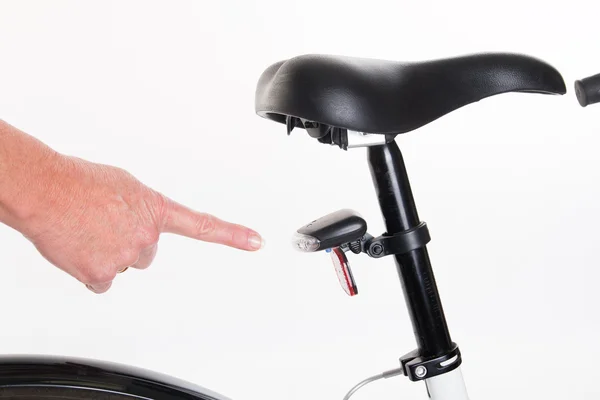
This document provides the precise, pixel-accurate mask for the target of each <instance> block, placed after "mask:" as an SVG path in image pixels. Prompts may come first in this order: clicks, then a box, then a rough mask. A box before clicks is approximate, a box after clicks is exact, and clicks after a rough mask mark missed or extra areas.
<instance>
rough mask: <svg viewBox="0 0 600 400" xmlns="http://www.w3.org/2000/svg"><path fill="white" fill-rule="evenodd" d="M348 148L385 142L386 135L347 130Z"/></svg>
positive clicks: (377, 144)
mask: <svg viewBox="0 0 600 400" xmlns="http://www.w3.org/2000/svg"><path fill="white" fill-rule="evenodd" d="M347 132H348V148H349V149H352V148H357V147H369V146H379V145H382V144H385V143H386V140H387V138H386V135H380V134H372V133H365V132H356V131H347Z"/></svg>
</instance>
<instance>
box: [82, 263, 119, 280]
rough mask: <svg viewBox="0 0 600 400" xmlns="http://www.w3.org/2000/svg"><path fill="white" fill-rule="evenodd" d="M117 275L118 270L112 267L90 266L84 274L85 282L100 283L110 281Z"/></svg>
mask: <svg viewBox="0 0 600 400" xmlns="http://www.w3.org/2000/svg"><path fill="white" fill-rule="evenodd" d="M116 275H117V273H116V271H114V270H113V268H110V267H94V268H88V269H87V270H86V272H85V274H84V276H85V278H86V279H85V283H87V284H98V283H104V282H110V281H112V280H113V279H115V276H116Z"/></svg>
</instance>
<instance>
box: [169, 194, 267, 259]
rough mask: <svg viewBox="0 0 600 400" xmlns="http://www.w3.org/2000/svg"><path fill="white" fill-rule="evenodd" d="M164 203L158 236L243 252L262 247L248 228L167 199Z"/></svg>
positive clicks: (260, 241) (260, 239) (253, 232)
mask: <svg viewBox="0 0 600 400" xmlns="http://www.w3.org/2000/svg"><path fill="white" fill-rule="evenodd" d="M166 201H167V204H166V207H165V209H166V212H165V215H164V217H163V218H164V220H163V228H162V232H165V233H174V234H176V235H181V236H186V237H189V238H192V239H197V240H201V241H204V242H211V243H218V244H222V245H225V246H229V247H234V248H237V249H241V250H247V251H255V250H260V249H261V248H262V247H263V246H264V240H263V239H262V237H261V236H260V235H259V234H258V233H257V232H255V231H253V230H252V229H250V228H247V227H245V226H242V225H238V224H233V223H230V222H226V221H223V220H221V219H219V218H217V217H215V216H213V215H210V214H206V213H200V212H197V211H194V210H191V209H189V208H187V207H185V206H183V205H181V204H178V203H176V202H174V201H172V200H170V199H167V200H166Z"/></svg>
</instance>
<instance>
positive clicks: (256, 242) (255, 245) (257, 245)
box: [248, 234, 265, 250]
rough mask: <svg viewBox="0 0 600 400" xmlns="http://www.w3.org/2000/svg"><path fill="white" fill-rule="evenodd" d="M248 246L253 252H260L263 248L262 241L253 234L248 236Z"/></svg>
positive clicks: (263, 242) (263, 243)
mask: <svg viewBox="0 0 600 400" xmlns="http://www.w3.org/2000/svg"><path fill="white" fill-rule="evenodd" d="M248 244H249V245H250V247H251V248H252V249H254V250H260V249H262V248H263V247H265V241H264V239H263V238H262V237H260V236H258V235H254V234H252V235H250V237H249V238H248Z"/></svg>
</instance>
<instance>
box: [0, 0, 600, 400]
mask: <svg viewBox="0 0 600 400" xmlns="http://www.w3.org/2000/svg"><path fill="white" fill-rule="evenodd" d="M598 4H599V3H598V2H597V1H593V0H592V1H587V2H586V1H569V2H562V1H561V2H550V1H542V0H539V1H523V0H519V1H514V0H505V1H503V2H494V3H490V4H484V2H481V1H474V0H473V1H467V0H463V1H452V2H446V1H437V2H436V1H418V2H417V1H414V2H408V1H397V0H395V1H379V0H371V1H368V2H356V3H355V4H351V3H350V2H347V1H345V2H343V1H340V0H338V1H327V0H302V1H267V0H263V1H249V0H248V1H220V2H216V1H215V2H209V1H201V0H198V1H166V0H165V1H141V0H140V1H122V0H121V1H107V0H103V1H24V0H19V1H17V0H15V1H0V118H2V119H5V120H6V121H8V122H10V123H11V124H13V125H16V126H17V127H19V128H21V129H23V130H25V131H27V132H28V133H30V134H32V135H34V136H36V137H38V138H40V139H41V140H43V141H45V142H46V143H48V144H49V145H51V146H52V147H54V148H55V149H56V150H58V151H61V152H64V153H68V154H73V155H77V156H79V157H82V158H86V159H89V160H92V161H97V162H102V163H107V164H113V165H118V166H120V167H123V168H125V169H128V170H129V171H130V172H132V173H133V174H134V175H136V176H137V177H138V178H139V179H141V180H142V181H143V182H145V183H146V184H148V185H150V186H152V187H154V188H155V189H157V190H160V191H162V192H164V193H165V194H167V195H168V196H170V197H172V198H174V199H176V200H178V201H180V202H182V203H185V204H186V205H188V206H190V207H193V208H195V209H198V210H201V211H206V212H211V213H214V214H215V215H218V216H219V217H221V218H224V219H228V220H230V221H234V222H238V223H242V224H246V225H248V226H250V227H252V228H255V229H257V230H258V231H259V232H261V233H262V234H263V235H264V236H265V238H266V240H267V247H266V248H265V249H264V250H263V251H261V252H259V253H255V254H248V253H244V252H240V251H237V250H232V249H228V248H222V247H218V246H215V245H209V244H204V243H198V242H195V241H193V240H190V239H184V238H179V237H174V236H164V237H162V238H161V243H160V246H159V247H160V250H159V254H158V257H157V260H156V262H155V264H154V265H153V267H152V268H150V269H149V270H148V271H144V272H139V271H131V272H127V273H125V274H123V275H120V276H119V277H118V279H117V281H116V282H115V285H114V286H113V288H112V289H111V290H110V292H109V293H108V294H106V295H102V296H97V295H93V294H91V293H90V292H88V291H87V290H86V289H85V288H83V287H82V286H81V285H80V284H78V283H77V282H75V281H74V280H73V279H72V278H70V277H68V276H67V275H65V274H63V273H62V272H60V271H59V270H57V269H55V268H54V267H52V266H50V265H49V264H48V263H47V262H45V261H44V260H43V259H42V257H41V256H40V255H38V254H37V253H36V251H35V250H34V248H33V247H32V246H31V245H30V244H29V242H27V241H26V240H25V239H23V238H22V237H21V236H20V235H19V234H18V233H16V232H14V231H12V230H10V229H8V228H6V227H2V228H0V241H1V243H2V251H1V252H0V265H1V266H2V268H1V270H0V299H1V304H2V306H1V307H2V329H1V330H0V353H43V354H59V355H71V356H81V357H90V358H98V359H103V360H108V361H114V362H119V363H125V364H131V365H135V366H139V367H144V368H148V369H152V370H156V371H159V372H163V373H167V374H171V375H175V376H177V377H179V378H182V379H186V380H189V381H192V382H194V383H196V384H200V385H203V386H206V387H209V388H211V389H213V390H216V391H218V392H221V393H223V394H225V395H227V396H229V397H232V398H233V399H238V400H255V399H256V400H257V399H261V400H266V399H277V400H279V399H305V398H315V399H341V397H342V396H343V395H344V393H345V392H346V391H347V390H348V389H349V388H350V387H351V386H352V385H353V384H354V383H356V382H357V381H359V380H361V379H363V378H365V377H366V376H369V375H372V374H374V373H378V372H380V371H383V370H384V369H388V368H393V367H395V366H396V365H397V358H398V357H399V356H401V355H403V354H405V353H406V352H408V351H410V350H412V349H413V348H414V347H415V342H414V338H413V336H412V329H411V327H410V321H409V319H408V315H407V312H406V308H405V305H404V300H403V296H402V293H401V291H400V285H399V282H398V279H397V276H396V271H395V266H394V264H393V261H392V259H389V260H384V261H381V260H380V261H374V260H371V259H368V257H355V258H353V259H352V260H351V261H352V262H353V265H354V273H355V277H356V279H357V282H358V285H359V290H360V294H359V296H357V297H356V298H352V299H351V298H348V297H346V295H345V294H344V293H343V292H342V291H341V289H340V288H339V286H338V283H337V280H336V278H335V275H334V271H333V268H332V266H331V265H330V261H329V258H328V256H327V255H325V254H315V255H302V254H299V253H296V252H295V251H294V250H293V249H292V247H291V246H290V244H289V238H290V235H291V234H292V233H293V232H294V230H295V229H296V228H298V227H300V226H301V225H303V224H305V223H307V222H309V221H311V220H312V219H314V218H316V217H319V216H321V215H324V214H326V213H328V212H331V211H334V210H336V209H338V208H344V207H349V208H354V209H356V210H358V211H359V212H361V213H362V214H363V216H365V217H366V218H367V220H368V222H369V226H370V229H369V230H370V232H371V233H373V234H380V233H382V232H383V229H384V228H383V224H382V220H381V216H380V213H379V209H378V204H377V201H376V198H375V195H374V191H373V189H372V186H371V181H370V176H369V171H368V167H367V164H366V162H365V151H364V149H361V150H354V151H350V152H343V151H341V150H339V149H335V148H333V147H328V146H323V145H317V143H315V142H313V141H311V140H309V139H308V138H307V137H306V136H304V135H302V134H301V133H300V132H297V133H296V132H295V134H293V135H292V136H291V137H286V135H285V129H284V127H283V126H280V125H277V124H275V123H272V122H269V121H266V120H263V119H261V118H259V117H257V116H255V114H254V108H253V107H254V89H255V84H256V81H257V79H258V77H259V75H260V73H261V72H262V71H263V69H264V68H266V67H267V66H268V65H269V64H271V63H272V62H276V61H278V60H280V59H284V58H287V57H291V56H295V55H298V54H303V53H314V52H316V53H331V54H344V55H350V56H359V57H373V58H383V59H394V60H408V61H413V60H422V59H432V58H438V57H446V56H453V55H462V54H465V53H472V52H480V51H509V52H519V53H527V54H530V55H534V56H536V57H540V58H542V59H544V60H546V61H548V62H550V63H551V64H552V65H554V66H555V67H556V68H558V69H559V70H560V71H561V72H562V74H563V76H564V78H565V80H566V82H567V87H568V90H569V93H568V94H567V95H566V96H563V97H555V96H540V95H528V94H507V95H502V96H497V97H494V98H491V99H487V100H485V101H482V102H480V103H477V104H474V105H470V106H468V107H466V108H463V109H461V110H459V111H456V112H454V113H452V114H451V115H449V116H447V117H444V118H442V119H440V120H438V121H436V122H434V123H432V124H430V125H428V126H426V127H424V128H422V129H420V130H418V131H416V132H411V133H409V134H406V135H403V136H402V137H400V138H399V139H398V142H399V144H400V146H401V148H402V149H403V152H404V155H405V159H406V162H407V165H408V169H409V174H410V177H411V181H412V184H413V189H414V194H415V197H416V200H417V204H418V207H419V212H420V216H421V217H422V219H423V220H425V221H427V223H428V224H429V227H430V229H431V232H432V236H433V241H432V242H431V244H430V246H429V248H430V253H431V258H432V261H433V265H434V270H435V272H436V276H437V280H438V285H439V287H440V292H441V295H442V299H443V302H444V303H443V304H444V306H445V311H446V314H447V318H448V323H449V325H450V328H451V333H452V338H453V339H454V340H455V341H457V342H458V343H459V345H460V346H461V349H462V352H463V357H464V364H463V371H464V375H465V380H466V383H467V387H468V389H469V392H470V395H471V398H472V399H505V398H523V399H524V398H527V397H532V398H536V399H538V398H539V399H541V398H543V399H565V398H572V399H574V398H577V399H593V398H598V396H599V395H600V389H599V388H598V385H597V384H596V380H597V378H596V377H597V374H598V371H599V370H600V366H599V365H598V363H597V360H598V359H599V357H600V346H599V345H598V335H599V334H600V314H599V313H598V311H597V310H598V307H599V306H600V292H599V291H598V290H597V287H598V286H597V280H598V279H599V278H600V272H599V271H598V265H599V260H600V254H599V253H598V251H597V248H598V242H599V241H600V233H599V231H598V229H597V226H598V224H599V223H600V180H599V178H600V157H598V155H597V154H598V148H599V146H600V107H598V108H594V107H589V108H586V109H583V108H581V107H580V106H579V105H578V103H577V101H576V98H575V96H574V92H573V89H572V88H573V81H574V80H575V79H578V78H582V77H585V76H588V75H592V74H595V73H598V72H600V50H599V47H598V32H597V25H598V24H597V20H598V13H599V11H600V6H599V5H598ZM425 396H426V394H425V391H424V387H423V386H422V385H420V384H411V383H409V382H408V381H406V380H405V379H402V378H398V379H395V380H390V381H385V382H382V383H378V384H374V385H373V386H368V387H367V388H365V389H363V390H362V391H360V392H359V393H358V394H357V395H356V397H355V398H356V399H357V400H359V399H374V398H378V399H382V400H383V399H399V398H415V399H418V398H421V399H423V398H425Z"/></svg>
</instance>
